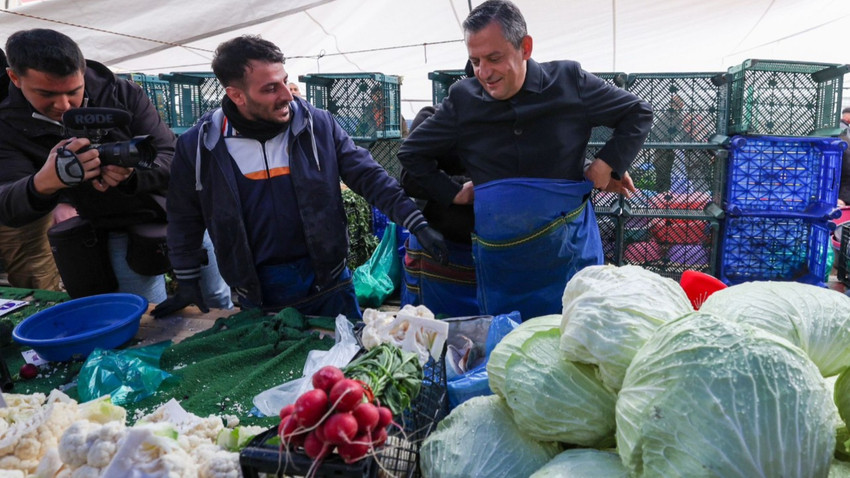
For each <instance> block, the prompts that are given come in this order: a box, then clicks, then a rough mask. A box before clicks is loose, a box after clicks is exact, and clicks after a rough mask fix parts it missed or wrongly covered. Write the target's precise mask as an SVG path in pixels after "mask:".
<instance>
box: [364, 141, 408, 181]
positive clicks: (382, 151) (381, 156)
mask: <svg viewBox="0 0 850 478" xmlns="http://www.w3.org/2000/svg"><path fill="white" fill-rule="evenodd" d="M402 142H403V140H401V139H379V140H377V141H357V142H356V144H357V146H360V147H361V148H366V149H368V150H369V153H371V154H372V157H373V158H374V159H375V161H377V162H378V164H380V165H381V166H382V167H383V168H384V169H385V170H386V171H387V173H388V174H389V175H390V176H392V177H394V178H395V179H396V180H398V181H400V180H401V163H400V162H399V161H398V157H397V156H396V155H397V154H398V150H399V148H401V143H402Z"/></svg>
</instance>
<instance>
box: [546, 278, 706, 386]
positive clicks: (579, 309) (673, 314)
mask: <svg viewBox="0 0 850 478" xmlns="http://www.w3.org/2000/svg"><path fill="white" fill-rule="evenodd" d="M563 302H564V309H563V315H564V317H563V319H562V321H561V350H563V351H564V352H565V354H566V357H567V359H568V360H573V361H576V362H584V363H592V364H596V365H598V366H599V371H600V373H601V375H602V381H603V382H604V383H605V385H608V386H609V387H611V388H612V389H613V390H619V389H620V386H621V385H622V383H623V376H624V375H625V374H626V368H627V367H628V366H629V363H630V362H631V361H632V357H634V355H635V353H636V352H637V350H638V349H639V348H640V347H641V345H643V343H644V342H646V339H648V338H649V336H650V335H652V333H653V332H654V331H655V329H656V328H658V326H659V325H661V324H663V323H666V322H669V321H671V320H673V319H676V318H679V317H681V316H682V315H685V314H687V313H688V312H693V310H694V308H693V306H692V305H691V302H690V300H688V296H687V295H686V294H685V291H684V290H682V287H681V286H679V284H678V283H676V282H675V281H673V280H672V279H668V278H666V277H662V276H660V275H658V274H656V273H655V272H651V271H648V270H646V269H643V268H641V267H638V266H622V267H616V266H611V265H606V266H591V267H585V268H584V269H582V270H580V271H579V272H577V273H576V275H574V276H573V277H572V279H570V281H569V282H568V283H567V287H566V289H565V290H564V299H563Z"/></svg>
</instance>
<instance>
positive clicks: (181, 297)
mask: <svg viewBox="0 0 850 478" xmlns="http://www.w3.org/2000/svg"><path fill="white" fill-rule="evenodd" d="M192 304H195V305H197V306H198V308H199V309H201V312H204V313H206V312H209V311H210V309H209V307H207V304H206V303H204V295H203V294H201V281H200V279H178V280H177V293H176V294H174V296H173V297H171V298H168V299H165V300H164V301H162V303H160V304H159V305H157V306H156V307H154V309H153V310H152V311H151V315H152V316H153V317H154V318H155V319H160V318H162V317H165V316H166V315H169V314H172V313H174V312H177V311H178V310H180V309H182V308H184V307H186V306H187V305H192Z"/></svg>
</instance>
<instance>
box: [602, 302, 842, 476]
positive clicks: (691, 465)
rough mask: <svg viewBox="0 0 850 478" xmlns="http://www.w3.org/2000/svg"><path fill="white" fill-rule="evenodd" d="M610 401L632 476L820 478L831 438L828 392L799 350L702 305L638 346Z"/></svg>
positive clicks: (832, 424) (619, 442)
mask: <svg viewBox="0 0 850 478" xmlns="http://www.w3.org/2000/svg"><path fill="white" fill-rule="evenodd" d="M616 409H617V448H618V451H619V454H620V456H621V458H622V460H623V463H624V464H625V465H626V466H627V468H628V469H629V471H630V473H632V474H633V475H634V476H683V477H684V476H687V477H708V476H712V477H715V476H716V477H724V478H735V477H740V478H745V477H754V476H764V477H778V476H781V477H785V478H793V477H797V478H804V477H805V478H817V477H826V476H827V473H828V470H829V466H830V462H831V459H832V454H833V450H834V447H835V428H834V427H835V419H836V416H835V407H834V405H833V404H832V396H831V393H830V391H829V390H828V389H827V387H826V384H825V382H824V380H823V378H822V377H821V376H820V373H818V370H817V368H816V367H815V365H814V363H812V361H811V360H809V358H808V357H807V356H806V354H805V353H804V352H803V351H802V350H801V349H800V348H798V347H796V346H795V345H793V344H791V343H790V342H788V341H787V340H784V339H783V338H781V337H778V336H776V335H773V334H770V333H767V332H765V331H763V330H761V329H759V328H756V327H751V326H749V325H746V324H742V323H736V322H732V321H729V320H726V319H724V318H720V317H717V316H714V315H712V314H709V313H705V312H704V311H702V309H701V310H700V312H695V313H692V314H689V315H686V316H684V317H682V318H680V319H678V320H675V321H673V322H670V323H668V324H665V325H662V326H661V327H660V328H659V329H658V331H657V332H656V333H655V334H654V335H653V336H652V337H651V338H650V339H649V340H648V341H647V343H646V344H645V345H644V346H643V347H642V348H641V349H640V351H639V352H638V353H637V355H636V356H635V358H634V361H633V362H632V364H631V365H630V367H629V369H628V372H627V373H626V377H625V380H624V381H623V388H622V390H620V393H619V397H618V400H617V407H616Z"/></svg>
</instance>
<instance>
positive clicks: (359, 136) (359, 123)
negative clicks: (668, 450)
mask: <svg viewBox="0 0 850 478" xmlns="http://www.w3.org/2000/svg"><path fill="white" fill-rule="evenodd" d="M298 80H299V81H302V82H304V83H306V85H307V101H309V102H310V103H312V104H313V106H315V107H316V108H320V109H323V110H328V111H329V112H330V113H331V114H332V115H334V118H335V119H336V121H337V123H339V125H340V126H341V127H342V129H344V130H345V131H346V132H347V133H348V134H349V136H351V137H352V139H354V141H357V142H371V141H377V140H383V139H398V138H401V94H400V91H399V88H400V86H401V80H400V78H399V77H398V76H392V75H384V74H383V73H327V74H318V73H317V74H310V75H302V76H299V77H298Z"/></svg>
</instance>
